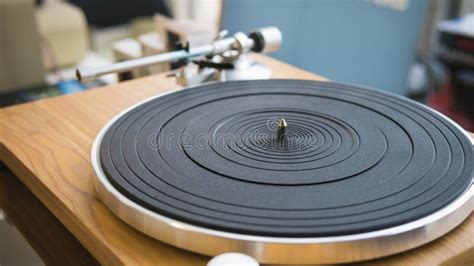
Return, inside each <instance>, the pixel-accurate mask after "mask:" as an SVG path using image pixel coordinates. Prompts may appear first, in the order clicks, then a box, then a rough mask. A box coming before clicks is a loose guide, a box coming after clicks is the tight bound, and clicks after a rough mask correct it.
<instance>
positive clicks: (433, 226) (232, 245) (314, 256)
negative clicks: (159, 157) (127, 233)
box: [91, 81, 474, 263]
mask: <svg viewBox="0 0 474 266" xmlns="http://www.w3.org/2000/svg"><path fill="white" fill-rule="evenodd" d="M312 82H315V83H325V82H318V81H312ZM192 87H194V86H192ZM358 87H360V86H358ZM189 88H191V87H187V88H186V89H189ZM362 88H363V87H362ZM179 90H182V88H178V89H172V90H169V91H166V92H164V93H161V94H158V95H156V96H153V97H150V98H148V99H145V100H143V101H141V102H139V103H137V104H135V105H132V106H131V107H129V108H127V109H125V110H124V111H122V112H120V113H119V114H118V115H116V116H115V117H113V118H112V119H111V120H110V121H109V122H108V123H107V124H106V125H105V126H104V127H103V128H102V129H101V130H100V132H99V134H98V135H97V137H96V138H95V140H94V143H93V146H92V151H91V160H92V166H93V169H94V172H95V176H96V178H94V186H95V189H96V192H97V193H98V195H99V197H100V199H101V200H102V202H103V203H104V204H105V205H106V206H107V207H108V208H109V209H110V210H111V211H112V212H113V213H114V214H115V215H116V216H118V217H119V218H120V219H121V220H123V221H125V222H126V223H127V224H129V225H130V226H132V227H134V228H135V229H137V230H139V231H141V232H142V233H144V234H146V235H149V236H151V237H153V238H155V239H158V240H160V241H163V242H165V243H167V244H170V245H173V246H176V247H178V248H182V249H186V250H189V251H192V252H196V253H200V254H204V255H208V256H216V255H219V254H223V253H228V252H239V253H244V254H247V255H250V256H252V257H254V258H255V259H256V260H258V261H259V262H260V263H346V262H356V261H363V260H369V259H374V258H379V257H384V256H388V255H392V254H396V253H400V252H403V251H406V250H409V249H413V248H415V247H418V246H421V245H423V244H426V243H428V242H430V241H433V240H435V239H437V238H439V237H441V236H443V235H444V234H446V233H448V232H449V231H451V230H452V229H454V228H455V227H456V226H458V225H459V224H461V223H462V222H463V221H464V220H465V219H466V218H467V217H468V216H469V215H470V214H471V212H472V211H473V210H474V179H473V182H472V183H471V185H470V186H469V187H468V188H467V189H466V190H465V191H464V192H463V193H462V194H461V195H460V196H459V197H458V198H457V199H456V200H454V201H453V202H451V203H450V204H449V205H447V206H446V207H444V208H442V209H440V210H438V211H436V212H434V213H432V214H430V215H428V216H426V217H423V218H421V219H418V220H415V221H412V222H409V223H405V224H402V225H399V226H395V227H391V228H387V229H383V230H377V231H373V232H368V233H361V234H352V235H343V236H332V237H309V238H304V237H298V238H289V237H269V236H254V235H245V234H237V233H230V232H224V231H219V230H214V229H208V228H205V227H200V226H196V225H192V224H188V223H184V222H181V221H178V220H175V219H171V218H168V217H166V216H163V215H160V214H157V213H155V212H152V211H150V210H148V209H146V208H144V207H142V206H140V205H138V204H137V203H135V202H133V201H131V200H130V199H128V198H127V197H125V196H124V195H123V194H121V193H120V192H119V191H118V190H116V189H115V188H114V187H113V185H112V184H111V183H110V182H109V181H108V179H107V177H106V176H105V174H104V172H103V169H102V167H101V165H100V163H99V149H100V144H101V142H102V138H103V136H104V134H105V132H106V131H107V130H108V129H109V127H110V126H111V125H112V124H113V123H114V122H115V121H116V120H117V119H119V118H120V117H121V116H123V115H124V114H126V113H127V112H129V111H131V110H132V109H134V108H136V107H138V106H140V105H141V104H144V103H146V102H148V101H151V100H153V99H156V98H158V97H162V96H164V95H167V94H171V93H174V92H176V91H179ZM382 93H384V92H382ZM386 94H387V93H386ZM390 95H391V96H395V97H400V98H403V97H402V96H398V95H392V94H390ZM412 102H413V101H412ZM413 103H415V104H417V105H419V106H421V107H422V108H425V109H428V110H429V111H431V112H434V113H436V114H438V115H439V116H441V117H442V118H444V119H445V120H446V121H447V122H449V123H450V124H452V125H454V126H455V127H456V128H458V129H459V130H460V131H461V132H463V133H464V135H465V136H466V137H467V138H468V139H469V140H470V141H471V143H472V144H473V145H474V139H473V138H471V137H470V136H469V134H468V133H467V132H466V131H465V130H464V129H463V128H462V127H460V126H459V125H458V124H456V123H455V122H454V121H452V120H451V119H450V118H448V117H446V116H445V115H443V114H441V113H439V112H438V111H436V110H434V109H431V108H430V107H427V106H425V105H422V104H420V103H417V102H413Z"/></svg>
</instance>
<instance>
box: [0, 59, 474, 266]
mask: <svg viewBox="0 0 474 266" xmlns="http://www.w3.org/2000/svg"><path fill="white" fill-rule="evenodd" d="M254 56H255V57H256V58H257V59H258V60H259V61H261V62H262V63H264V64H266V65H268V66H271V67H272V69H273V77H275V78H298V79H313V80H322V79H323V78H321V77H319V76H316V75H314V74H311V73H309V72H306V71H303V70H300V69H298V68H295V67H293V66H290V65H287V64H284V63H282V62H279V61H276V60H274V59H270V58H268V57H264V56H261V55H254ZM176 87H177V85H176V84H175V80H174V79H173V78H166V77H165V75H154V76H150V77H146V78H141V79H137V80H133V81H129V82H123V83H120V84H117V85H112V86H107V87H103V88H100V89H94V90H90V91H87V92H83V93H78V94H74V95H68V96H62V97H56V98H52V99H46V100H41V101H36V102H32V103H28V104H21V105H17V106H13V107H9V108H4V109H1V110H0V161H2V162H3V163H4V164H5V165H6V166H7V167H8V169H10V170H11V171H12V172H13V174H14V175H13V174H9V173H5V171H4V174H0V177H1V178H0V180H1V182H0V204H1V206H3V207H2V208H3V209H4V210H5V213H6V214H7V216H8V217H10V220H12V221H13V222H14V223H15V224H17V226H18V228H19V229H20V231H22V233H23V234H24V235H25V236H26V238H27V239H28V241H30V243H31V244H32V246H33V247H34V248H35V249H36V250H37V251H38V253H39V255H40V256H41V257H42V258H43V260H45V262H47V263H52V264H54V263H56V264H60V263H64V262H68V263H71V262H74V263H75V264H94V263H97V262H100V263H102V264H159V265H165V264H166V265H204V264H205V263H206V261H208V260H209V258H208V257H205V256H201V255H197V254H193V253H190V252H187V251H183V250H180V249H178V248H175V247H172V246H169V245H167V244H164V243H161V242H159V241H157V240H154V239H152V238H150V237H148V236H146V235H144V234H142V233H140V232H138V231H137V230H135V229H133V228H131V227H130V226H128V225H127V224H125V223H124V222H122V221H121V220H119V219H118V218H117V217H116V216H115V215H114V214H112V213H111V212H110V211H109V210H108V209H107V208H106V207H105V206H104V205H103V204H102V203H101V201H100V200H99V199H98V197H97V195H96V193H95V191H94V188H93V185H92V179H93V178H94V173H93V170H92V167H91V162H90V152H91V146H92V142H93V140H94V138H95V136H96V134H97V133H98V132H99V130H100V129H101V127H102V126H103V125H104V124H105V123H106V122H107V121H108V120H109V119H111V118H112V117H113V116H114V115H115V114H117V113H118V112H119V111H121V110H123V109H124V108H126V107H128V106H130V105H132V104H134V103H136V102H138V101H141V100H143V99H145V98H147V97H150V96H153V95H156V94H157V93H160V92H163V91H165V90H168V89H172V88H176ZM0 172H1V171H0ZM17 178H18V179H19V180H20V181H21V182H19V181H18V180H17ZM28 193H29V194H30V195H27V194H28ZM23 194H25V196H22V195H23ZM29 202H32V203H29ZM45 213H46V214H45ZM48 213H49V214H48ZM45 223H46V225H45ZM42 239H46V240H47V241H41V240H42ZM55 241H56V242H57V241H59V244H58V243H54V242H55ZM48 247H51V248H52V249H53V251H48ZM91 254H92V256H91ZM62 257H64V258H62ZM371 263H372V262H371ZM373 263H383V264H410V265H412V264H413V265H427V264H429V265H432V264H440V263H448V264H451V263H452V264H453V265H460V263H461V264H466V265H467V264H469V265H473V264H474V215H471V216H470V217H469V218H468V219H467V221H465V222H464V223H463V224H462V225H461V226H460V227H458V228H456V229H455V230H453V231H452V232H451V233H449V234H448V235H446V236H444V237H443V238H441V239H439V240H437V241H435V242H433V243H430V244H427V245H425V246H423V247H420V248H418V249H415V250H412V251H409V252H405V253H402V254H400V255H395V256H391V257H388V258H384V259H380V260H375V261H373Z"/></svg>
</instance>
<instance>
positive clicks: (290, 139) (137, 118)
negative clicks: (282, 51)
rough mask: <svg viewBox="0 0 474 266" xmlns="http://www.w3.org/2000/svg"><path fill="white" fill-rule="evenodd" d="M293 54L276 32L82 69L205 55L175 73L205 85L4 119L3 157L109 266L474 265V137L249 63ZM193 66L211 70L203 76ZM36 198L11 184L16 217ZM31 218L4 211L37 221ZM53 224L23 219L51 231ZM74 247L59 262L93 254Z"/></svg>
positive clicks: (377, 99) (387, 103) (145, 81)
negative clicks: (223, 265) (277, 53)
mask: <svg viewBox="0 0 474 266" xmlns="http://www.w3.org/2000/svg"><path fill="white" fill-rule="evenodd" d="M280 41H281V36H280V35H279V31H275V30H274V29H266V30H260V31H257V32H256V33H255V34H249V35H242V34H236V35H234V36H233V37H229V38H218V39H217V40H216V41H215V42H214V43H213V44H211V45H206V46H204V47H194V48H193V47H190V48H189V47H188V48H187V49H185V50H180V51H175V52H172V53H170V54H165V55H158V56H154V57H152V58H144V59H139V60H138V61H132V62H121V63H119V64H117V65H112V66H108V67H103V68H99V69H85V71H82V70H80V71H78V74H79V77H80V78H83V79H87V78H91V77H92V78H93V77H95V76H97V75H100V74H105V73H111V72H114V71H117V70H124V69H130V68H133V67H136V66H140V65H147V64H148V65H149V64H152V63H156V62H162V61H163V60H165V59H166V60H169V59H173V60H174V59H178V60H182V59H187V58H191V57H194V56H200V57H201V58H199V59H198V58H194V59H197V60H200V61H196V62H194V61H188V62H185V63H186V65H183V68H181V69H179V70H178V71H177V72H176V73H175V76H176V78H177V81H178V83H180V84H197V85H192V86H189V87H185V88H180V89H176V90H172V91H166V92H165V93H164V94H159V93H162V92H164V91H165V90H168V89H170V88H173V87H176V84H175V80H174V79H172V78H170V77H165V75H157V76H152V77H147V78H142V79H138V80H133V81H129V82H126V83H121V84H118V85H113V86H110V87H108V88H103V89H99V90H91V91H88V92H84V93H80V94H76V95H71V96H66V97H59V98H55V99H49V100H45V101H40V102H35V103H31V104H25V105H21V106H18V107H12V108H7V109H5V110H1V111H0V121H1V123H0V142H1V145H0V160H1V161H2V162H4V163H5V164H6V165H7V166H8V167H9V168H10V169H12V171H13V172H14V173H15V175H16V176H18V178H19V179H20V180H21V181H22V182H23V183H24V184H25V185H26V187H27V188H28V189H27V190H31V191H32V193H33V194H34V195H35V196H36V197H37V198H39V199H40V201H41V202H42V203H43V204H44V205H46V207H47V208H48V209H49V210H50V211H51V212H52V213H53V214H54V217H56V218H57V219H58V220H59V221H60V223H59V224H62V225H64V226H65V227H66V229H67V230H66V231H67V234H69V235H72V236H73V237H74V238H76V239H75V241H76V243H78V244H77V245H83V246H84V247H85V249H84V250H87V252H90V254H88V255H87V256H88V257H87V258H92V259H97V261H98V262H100V263H102V264H106V265H108V264H180V265H184V264H186V265H189V264H192V265H196V264H199V265H201V264H204V263H206V262H209V265H218V264H219V262H222V261H226V262H231V263H236V260H237V259H243V260H245V262H251V263H254V264H255V263H257V262H259V263H276V264H283V263H296V264H302V263H340V262H358V261H365V260H370V259H374V258H381V257H385V256H389V255H392V254H397V253H402V252H403V253H402V254H400V255H396V256H392V257H389V258H384V259H383V260H382V263H383V264H387V263H388V264H390V263H393V262H394V261H395V262H396V264H400V263H401V264H415V265H420V264H422V265H426V264H440V263H444V262H447V261H451V262H452V261H456V262H458V261H462V262H468V263H471V262H472V249H473V248H474V242H473V238H472V233H473V232H474V231H473V230H474V220H473V219H472V218H473V216H472V210H473V204H474V202H473V201H474V198H473V194H474V186H473V177H472V170H473V169H472V160H473V149H472V145H473V144H472V142H471V140H470V138H469V136H468V135H467V134H466V133H465V132H464V130H463V129H462V128H460V127H459V126H457V125H456V124H455V123H454V122H452V121H451V120H450V119H448V118H446V117H444V116H443V115H442V114H439V113H437V112H436V111H434V110H432V109H430V108H428V107H426V106H423V105H421V104H418V103H416V102H413V101H410V100H408V99H405V98H403V97H400V96H395V95H391V94H388V93H384V92H380V91H376V90H372V89H367V88H360V87H355V86H352V85H344V84H338V83H333V82H321V81H310V80H294V79H277V80H268V79H265V78H268V74H269V73H270V71H269V70H271V73H272V77H273V78H300V79H319V78H318V77H317V76H315V75H313V74H310V73H307V72H304V71H302V70H300V69H297V68H294V67H292V66H289V65H286V64H283V63H281V62H278V61H276V60H272V59H270V58H266V57H264V56H260V55H256V54H252V55H248V52H250V51H254V52H259V51H271V50H275V49H277V47H278V43H279V42H280ZM267 45H269V46H267ZM202 57H204V58H202ZM166 60H165V61H166ZM187 64H197V65H198V66H199V70H198V71H197V72H194V73H191V75H190V72H189V71H188V69H186V67H187ZM242 78H245V79H257V80H245V81H243V80H239V79H242ZM319 80H321V79H319ZM208 81H211V82H208ZM201 83H204V84H201ZM144 99H145V100H144ZM141 100H144V101H142V102H140V103H138V104H136V105H134V106H132V107H129V108H127V107H128V106H130V105H131V104H134V103H137V102H139V101H141ZM117 114H118V115H117ZM114 116H115V117H114ZM112 117H114V118H112ZM107 121H108V122H107ZM104 125H105V126H104ZM100 128H102V130H100ZM98 132H99V133H98ZM97 133H98V134H97ZM92 143H93V144H92ZM91 150H92V158H91V159H90V156H89V154H90V152H91ZM0 179H1V181H2V183H1V184H0V188H3V187H6V186H4V185H3V183H4V182H3V180H4V179H3V178H2V177H1V176H0ZM18 191H19V190H17V189H11V186H10V185H9V188H8V189H3V190H2V193H0V194H1V195H2V196H3V195H6V197H2V198H0V200H1V201H0V203H2V204H3V202H4V201H10V200H12V199H21V200H18V201H20V202H24V201H25V197H22V195H20V193H17V192H18ZM9 195H11V197H10V196H9ZM7 206H17V205H7ZM21 206H23V207H22V208H21V211H10V212H7V211H8V209H7V208H4V210H5V211H6V213H7V215H10V216H12V218H13V214H15V215H23V214H24V213H28V211H29V210H28V206H30V205H29V204H23V205H21ZM42 217H43V215H37V213H36V210H35V213H34V215H31V216H29V218H22V219H21V220H20V221H25V223H26V222H29V223H32V224H33V226H42V225H46V226H49V225H50V224H51V223H49V222H46V223H45V222H43V221H42V220H41V218H42ZM12 220H13V219H12ZM463 221H465V222H464V223H463ZM56 222H57V221H56ZM461 223H462V224H461ZM134 228H135V229H137V230H135V229H134ZM42 231H45V230H41V228H40V229H39V230H30V231H29V233H41V232H42ZM47 232H48V233H49V232H50V231H49V229H48V230H47ZM55 233H57V232H55ZM71 233H72V234H71ZM441 236H443V237H442V238H441ZM69 237H71V236H69ZM50 238H51V237H50ZM55 238H56V235H55ZM58 238H59V237H58ZM37 239H44V237H38V238H37ZM59 239H62V238H59ZM156 239H158V240H159V241H158V240H156ZM429 242H431V244H427V243H429ZM62 243H69V242H62ZM68 247H69V245H61V248H63V249H62V250H61V252H56V253H54V254H55V255H54V256H53V257H56V256H61V255H63V253H64V254H66V255H64V256H67V257H68V259H69V258H77V257H78V256H77V254H78V253H79V252H78V250H77V249H75V250H74V251H73V252H72V253H66V252H64V251H63V250H64V249H67V248H68ZM175 247H176V248H175ZM416 247H420V248H418V249H416V250H412V249H414V248H416ZM408 250H412V251H408ZM186 251H191V252H186ZM405 251H407V252H405ZM236 253H237V254H236ZM91 254H92V255H93V256H90V255H91ZM198 254H204V255H207V256H200V255H198ZM209 256H211V257H214V258H213V259H211V258H209ZM79 258H84V256H79ZM209 260H210V261H209ZM82 261H84V260H82ZM216 262H217V263H216ZM376 262H380V260H378V261H376ZM455 264H462V263H455ZM471 264H472V263H471Z"/></svg>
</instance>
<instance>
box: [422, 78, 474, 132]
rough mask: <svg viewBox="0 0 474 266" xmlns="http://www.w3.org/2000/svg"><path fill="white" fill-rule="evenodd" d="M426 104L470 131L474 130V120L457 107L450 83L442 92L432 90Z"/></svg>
mask: <svg viewBox="0 0 474 266" xmlns="http://www.w3.org/2000/svg"><path fill="white" fill-rule="evenodd" d="M426 105H428V106H430V107H431V108H433V109H435V110H437V111H439V112H441V113H442V114H444V115H446V116H447V117H449V118H451V119H452V120H454V121H455V122H456V123H458V124H459V125H460V126H462V127H463V128H464V129H466V130H468V131H474V122H473V121H472V120H471V119H470V117H469V115H468V114H467V113H466V112H464V111H463V110H459V108H456V107H455V104H454V93H453V88H452V86H451V85H450V84H449V83H448V84H447V85H445V86H444V88H443V90H442V91H440V92H432V93H431V94H430V95H429V96H428V97H427V99H426Z"/></svg>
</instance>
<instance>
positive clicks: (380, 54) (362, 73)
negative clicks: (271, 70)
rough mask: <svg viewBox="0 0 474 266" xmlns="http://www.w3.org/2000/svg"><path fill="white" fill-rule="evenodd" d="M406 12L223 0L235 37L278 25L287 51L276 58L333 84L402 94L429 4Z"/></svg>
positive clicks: (343, 3) (344, 1) (287, 0)
mask: <svg viewBox="0 0 474 266" xmlns="http://www.w3.org/2000/svg"><path fill="white" fill-rule="evenodd" d="M408 2H409V5H408V7H407V8H406V10H404V11H398V10H394V9H393V8H388V7H385V6H379V5H375V4H373V3H372V2H371V1H369V0H225V2H224V12H223V25H222V28H223V29H228V30H229V31H230V32H231V33H233V32H236V31H239V30H240V31H249V30H251V29H253V28H258V27H263V26H270V25H275V26H278V27H279V28H280V29H281V30H282V32H283V46H282V48H281V50H280V51H278V52H276V53H274V54H272V56H274V57H275V58H278V59H281V60H283V61H286V62H288V63H290V64H293V65H296V66H299V67H301V68H304V69H306V70H309V71H312V72H315V73H318V74H321V75H324V76H326V77H328V78H330V79H332V80H334V81H339V82H346V83H353V84H361V85H366V86H370V87H375V88H380V89H385V90H388V91H392V92H395V93H399V94H403V93H404V91H405V88H406V75H407V72H408V68H409V65H410V64H411V62H412V60H413V56H414V54H415V47H416V42H417V39H418V35H419V31H420V28H421V24H422V21H423V16H424V12H425V8H426V4H427V3H426V0H409V1H408Z"/></svg>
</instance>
